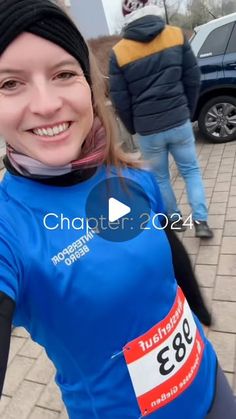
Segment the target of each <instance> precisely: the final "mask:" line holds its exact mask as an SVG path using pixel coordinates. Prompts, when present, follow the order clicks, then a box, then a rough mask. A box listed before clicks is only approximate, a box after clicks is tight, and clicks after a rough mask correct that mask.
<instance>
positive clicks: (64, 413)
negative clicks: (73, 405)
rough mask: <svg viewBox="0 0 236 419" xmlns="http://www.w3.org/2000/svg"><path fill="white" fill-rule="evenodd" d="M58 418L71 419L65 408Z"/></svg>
mask: <svg viewBox="0 0 236 419" xmlns="http://www.w3.org/2000/svg"><path fill="white" fill-rule="evenodd" d="M58 419H69V417H68V415H67V413H66V410H65V409H64V410H63V411H62V412H61V414H60V416H59V418H58Z"/></svg>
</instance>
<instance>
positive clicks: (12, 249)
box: [0, 220, 19, 301]
mask: <svg viewBox="0 0 236 419" xmlns="http://www.w3.org/2000/svg"><path fill="white" fill-rule="evenodd" d="M14 241H15V240H14V234H12V232H11V231H10V229H9V228H8V226H7V225H4V223H3V222H2V221H1V220H0V291H2V292H3V293H5V294H6V295H7V296H8V297H10V298H11V299H12V300H13V301H17V299H18V294H19V262H18V260H17V255H16V246H15V245H14Z"/></svg>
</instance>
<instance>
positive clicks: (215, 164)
mask: <svg viewBox="0 0 236 419" xmlns="http://www.w3.org/2000/svg"><path fill="white" fill-rule="evenodd" d="M198 161H199V159H198ZM204 163H208V164H207V169H208V170H218V169H219V167H220V162H213V163H209V161H208V159H207V160H204Z"/></svg>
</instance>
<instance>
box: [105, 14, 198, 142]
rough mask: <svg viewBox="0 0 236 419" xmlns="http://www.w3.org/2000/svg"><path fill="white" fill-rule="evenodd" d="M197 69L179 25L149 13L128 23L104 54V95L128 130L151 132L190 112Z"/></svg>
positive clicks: (195, 93)
mask: <svg viewBox="0 0 236 419" xmlns="http://www.w3.org/2000/svg"><path fill="white" fill-rule="evenodd" d="M199 86H200V70H199V68H198V65H197V62H196V59H195V56H194V54H193V52H192V50H191V47H190V45H189V43H188V41H187V40H186V39H185V38H184V35H183V33H182V30H181V29H180V28H177V27H173V26H165V23H164V21H163V20H162V19H161V18H160V17H159V16H155V15H146V16H143V17H141V18H138V19H136V20H134V21H132V22H131V23H129V24H128V25H127V26H126V28H125V30H124V35H123V39H122V40H121V41H120V42H118V44H116V45H115V47H114V48H113V51H112V54H111V57H110V95H111V100H112V102H113V105H114V107H115V109H116V111H117V113H118V115H119V117H120V118H121V120H122V122H123V123H124V125H125V126H126V128H127V129H128V131H129V132H130V133H131V134H134V133H135V132H137V133H139V134H141V135H148V134H154V133H157V132H161V131H165V130H167V129H170V128H173V127H176V126H178V125H181V124H182V123H184V122H185V121H186V120H187V119H188V118H191V115H192V114H193V112H194V108H195V104H196V101H197V96H198V91H199Z"/></svg>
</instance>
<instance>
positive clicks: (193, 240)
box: [183, 237, 200, 255]
mask: <svg viewBox="0 0 236 419" xmlns="http://www.w3.org/2000/svg"><path fill="white" fill-rule="evenodd" d="M199 242H200V240H199V239H198V238H197V237H184V238H183V243H184V246H185V247H186V249H187V251H188V253H189V254H191V255H196V254H197V253H198V250H199Z"/></svg>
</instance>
